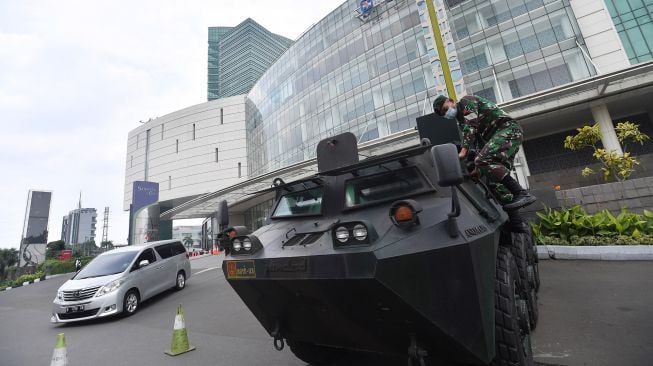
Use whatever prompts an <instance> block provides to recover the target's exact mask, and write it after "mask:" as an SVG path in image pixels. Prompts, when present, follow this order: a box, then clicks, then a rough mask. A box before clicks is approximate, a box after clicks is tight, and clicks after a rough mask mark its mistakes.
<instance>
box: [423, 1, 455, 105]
mask: <svg viewBox="0 0 653 366" xmlns="http://www.w3.org/2000/svg"><path fill="white" fill-rule="evenodd" d="M433 1H434V0H426V8H427V9H428V11H429V20H430V21H431V28H433V40H434V41H435V48H436V49H437V50H438V57H440V65H442V74H444V75H443V76H444V82H445V84H446V85H447V93H448V96H449V98H451V99H453V100H454V101H456V100H458V98H457V97H456V88H455V87H454V85H453V80H452V79H451V70H450V69H449V59H448V58H447V52H446V50H445V49H444V42H443V41H442V33H441V32H440V23H439V22H438V16H437V14H436V13H435V5H433Z"/></svg>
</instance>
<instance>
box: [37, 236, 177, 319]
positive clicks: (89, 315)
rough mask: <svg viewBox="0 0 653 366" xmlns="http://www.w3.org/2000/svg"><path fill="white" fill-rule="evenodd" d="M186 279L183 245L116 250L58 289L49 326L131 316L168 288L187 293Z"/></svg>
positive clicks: (160, 243) (163, 243)
mask: <svg viewBox="0 0 653 366" xmlns="http://www.w3.org/2000/svg"><path fill="white" fill-rule="evenodd" d="M188 278H190V262H189V260H188V254H187V253H186V249H185V248H184V246H183V244H181V242H179V241H176V240H163V241H156V242H150V243H147V244H145V245H140V246H128V247H123V248H118V249H113V250H110V251H108V252H105V253H102V254H100V255H98V256H97V257H95V258H94V259H93V260H92V261H90V262H89V263H88V264H87V265H86V266H84V268H82V269H81V270H80V271H79V272H77V273H76V274H75V276H73V277H72V278H71V279H70V280H68V281H66V282H65V283H64V284H63V285H61V287H59V290H58V291H57V296H56V297H55V298H54V302H53V304H52V317H51V318H50V320H51V321H52V322H53V323H67V322H74V321H79V320H87V319H93V318H99V317H105V316H109V315H114V314H118V313H124V314H125V315H131V314H134V313H135V312H136V311H137V310H138V307H139V304H140V303H141V302H142V301H144V300H146V299H148V298H150V297H152V296H154V295H156V294H158V293H161V292H163V291H165V290H167V289H169V288H173V287H174V288H175V289H177V290H181V289H183V288H184V287H185V286H186V280H187V279H188Z"/></svg>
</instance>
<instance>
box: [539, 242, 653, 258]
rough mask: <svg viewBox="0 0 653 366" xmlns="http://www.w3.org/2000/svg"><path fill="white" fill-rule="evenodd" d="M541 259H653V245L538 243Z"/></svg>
mask: <svg viewBox="0 0 653 366" xmlns="http://www.w3.org/2000/svg"><path fill="white" fill-rule="evenodd" d="M537 257H538V258H539V259H583V260H600V261H637V260H653V245H601V246H570V245H538V246H537Z"/></svg>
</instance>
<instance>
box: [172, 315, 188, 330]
mask: <svg viewBox="0 0 653 366" xmlns="http://www.w3.org/2000/svg"><path fill="white" fill-rule="evenodd" d="M184 328H186V324H185V322H184V317H183V316H181V315H176V316H175V325H174V327H173V328H172V329H173V330H180V329H184Z"/></svg>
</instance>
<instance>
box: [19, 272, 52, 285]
mask: <svg viewBox="0 0 653 366" xmlns="http://www.w3.org/2000/svg"><path fill="white" fill-rule="evenodd" d="M43 276H44V274H43V272H36V273H34V274H24V275H22V276H20V277H18V278H16V279H15V280H13V281H12V282H11V287H20V286H22V285H23V282H29V281H34V280H35V279H38V278H43Z"/></svg>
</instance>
